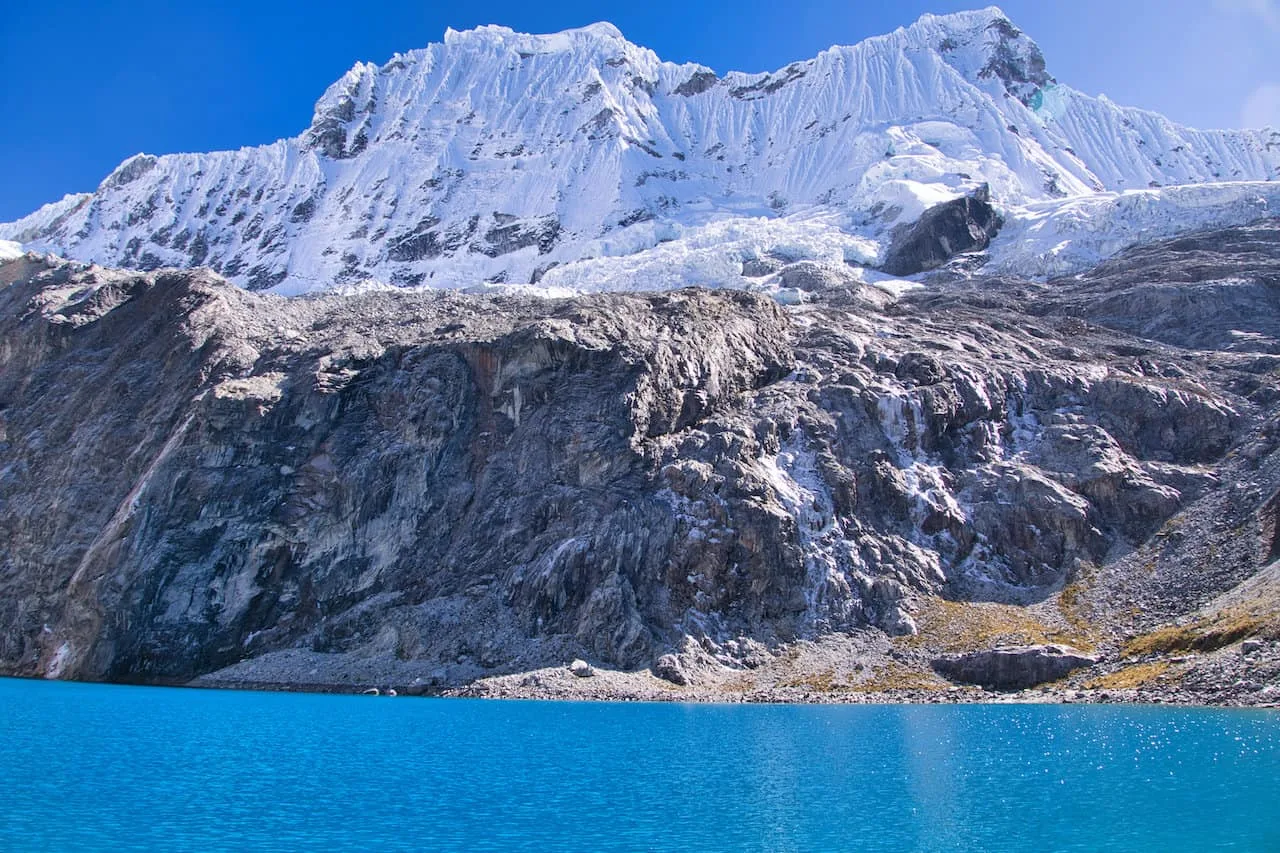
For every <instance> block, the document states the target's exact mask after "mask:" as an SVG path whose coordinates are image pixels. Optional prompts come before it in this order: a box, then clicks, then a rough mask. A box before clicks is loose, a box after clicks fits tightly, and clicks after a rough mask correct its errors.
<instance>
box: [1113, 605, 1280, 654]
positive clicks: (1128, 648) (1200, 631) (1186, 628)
mask: <svg viewBox="0 0 1280 853" xmlns="http://www.w3.org/2000/svg"><path fill="white" fill-rule="evenodd" d="M1259 634H1262V635H1267V636H1274V635H1280V625H1277V624H1276V623H1275V621H1274V620H1268V619H1267V618H1265V617H1263V616H1259V615H1258V614H1256V613H1250V612H1246V611H1228V612H1224V613H1220V614H1218V615H1217V616H1215V617H1213V618H1210V619H1201V620H1198V621H1196V622H1193V623H1191V624H1189V625H1169V626H1166V627H1164V628H1157V629H1156V630H1154V631H1152V632H1150V633H1148V634H1143V635H1142V636H1140V637H1134V638H1133V639H1132V640H1130V641H1129V642H1128V643H1127V644H1126V645H1125V647H1124V656H1125V657H1141V656H1143V655H1155V654H1167V653H1170V652H1187V651H1196V652H1211V651H1214V650H1216V649H1221V648H1223V647H1225V646H1229V645H1231V644H1232V643H1237V642H1239V641H1240V640H1243V639H1244V638H1245V637H1252V636H1256V635H1259Z"/></svg>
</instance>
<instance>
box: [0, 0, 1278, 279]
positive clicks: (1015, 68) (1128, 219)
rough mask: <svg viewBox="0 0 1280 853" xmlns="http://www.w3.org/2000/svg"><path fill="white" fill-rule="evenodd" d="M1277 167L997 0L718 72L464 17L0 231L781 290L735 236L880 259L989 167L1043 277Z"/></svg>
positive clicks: (373, 270) (606, 34) (331, 261)
mask: <svg viewBox="0 0 1280 853" xmlns="http://www.w3.org/2000/svg"><path fill="white" fill-rule="evenodd" d="M1277 178H1280V131H1277V130H1274V129H1264V130H1196V129H1192V128H1187V127H1183V126H1181V125H1178V124H1176V123H1174V122H1171V121H1169V120H1168V119H1166V118H1164V117H1162V116H1160V115H1158V114H1155V113H1152V112H1147V111H1144V110H1140V109H1134V108H1130V107H1124V106H1120V105H1118V104H1115V103H1113V102H1111V101H1110V100H1108V99H1106V98H1105V97H1097V98H1094V97H1090V96H1088V95H1085V94H1083V93H1081V92H1078V91H1076V90H1074V89H1072V88H1071V87H1070V86H1068V85H1066V84H1064V83H1060V82H1058V81H1057V80H1056V79H1055V78H1054V77H1053V76H1052V75H1051V74H1050V73H1049V71H1048V69H1047V67H1046V62H1045V58H1044V56H1043V54H1042V53H1041V51H1040V49H1039V47H1038V46H1037V45H1036V44H1035V42H1034V41H1033V40H1032V39H1031V38H1030V37H1029V36H1027V35H1026V34H1025V33H1023V32H1021V31H1020V30H1019V29H1018V28H1017V27H1016V26H1015V25H1014V24H1013V23H1012V22H1010V20H1009V19H1008V18H1007V17H1006V16H1005V15H1004V14H1003V13H1002V12H1001V11H1000V10H999V9H998V8H995V7H991V8H987V9H983V10H979V11H974V12H964V13H957V14H951V15H925V16H924V17H922V18H920V19H919V20H918V21H917V22H915V23H914V24H912V25H911V26H908V27H904V28H901V29H899V30H897V31H895V32H893V33H890V34H887V35H884V36H879V37H875V38H870V39H867V40H866V41H864V42H861V43H859V44H857V45H853V46H846V47H832V48H830V49H829V50H826V51H823V52H822V53H820V54H819V55H818V56H817V57H815V58H813V59H810V60H807V61H803V62H795V63H791V64H789V65H787V66H785V67H784V68H781V69H779V70H776V71H773V72H769V73H760V74H746V73H740V72H731V73H728V74H726V75H724V76H718V75H717V74H716V73H715V72H714V71H712V70H711V69H709V68H706V67H704V66H700V65H696V64H674V63H670V62H664V61H662V60H661V59H659V57H658V56H657V55H656V54H655V53H654V52H653V51H651V50H648V49H645V48H643V47H639V46H637V45H635V44H632V43H630V42H628V41H627V40H626V39H625V38H624V37H623V36H622V34H621V33H620V32H619V31H618V30H617V28H615V27H613V26H612V25H610V24H605V23H601V24H594V25H592V26H588V27H584V28H581V29H575V30H568V31H565V32H561V33H556V34H552V35H528V34H522V33H517V32H514V31H512V30H510V29H507V28H504V27H498V26H485V27H480V28H477V29H473V30H469V31H466V32H457V31H453V30H449V31H447V32H446V33H445V36H444V40H443V42H442V43H439V44H433V45H430V46H428V47H426V48H424V49H421V50H415V51H411V52H409V53H405V54H397V55H396V56H394V57H392V58H391V59H390V60H389V61H388V62H386V63H384V64H383V65H381V66H378V65H374V64H371V63H358V64H356V65H355V66H354V67H353V68H352V69H351V70H350V71H348V72H347V73H346V74H345V75H344V76H343V77H342V78H341V79H340V80H338V81H337V82H335V83H334V84H333V85H332V86H330V87H329V89H328V90H327V91H326V92H325V93H324V94H323V95H322V97H321V98H320V99H319V101H317V103H316V107H315V113H314V117H313V119H312V121H311V124H310V126H309V127H308V128H306V129H305V130H304V131H303V132H302V133H301V134H299V135H298V136H296V137H293V138H290V139H284V140H280V141H277V142H275V143H272V144H270V145H265V146H259V147H250V148H242V149H240V150H238V151H222V152H213V153H197V154H170V155H164V156H159V157H157V156H152V155H148V154H138V155H136V156H134V157H132V158H130V159H128V160H126V161H125V162H124V163H122V164H121V165H120V166H119V167H118V168H117V169H116V170H115V171H113V172H112V173H111V174H110V175H109V176H108V177H107V178H106V179H105V180H104V181H103V182H102V183H101V184H100V185H99V187H98V188H97V189H96V190H95V191H94V192H93V193H85V194H79V195H69V196H67V197H65V198H63V199H61V200H60V201H57V202H54V203H52V204H49V205H46V206H45V207H43V208H41V209H40V210H38V211H36V212H34V213H32V214H31V215H29V216H27V217H24V218H22V219H19V220H17V221H16V222H11V223H5V224H2V225H0V240H6V241H14V242H17V243H20V244H22V245H23V247H24V248H26V249H29V250H35V251H41V252H51V253H55V254H59V255H62V256H65V257H69V258H74V259H77V260H82V261H92V262H97V263H100V264H104V265H110V266H121V267H126V268H133V269H142V270H150V269H156V268H159V267H168V266H175V267H195V266H208V267H210V268H212V269H213V270H215V271H216V272H218V273H220V274H222V275H223V276H225V277H226V278H228V279H230V280H231V281H233V282H235V283H236V284H239V285H241V286H243V287H247V288H250V289H254V290H264V289H270V290H273V291H275V292H277V293H282V294H289V295H292V294H301V293H306V292H311V291H316V290H326V289H333V288H338V289H343V290H353V291H359V290H364V289H368V288H370V287H381V286H396V287H431V288H475V287H486V286H488V287H493V286H498V287H517V286H518V287H521V288H522V289H523V288H527V289H530V290H534V291H536V292H543V293H546V294H549V295H555V294H559V293H565V292H586V291H600V290H649V289H666V288H673V287H680V286H685V285H690V284H695V285H705V286H709V287H741V288H757V289H766V290H769V289H772V290H774V291H775V292H776V291H780V290H786V287H785V283H783V282H779V281H778V280H777V278H776V276H771V275H770V274H769V270H768V268H767V265H766V266H764V267H762V266H761V264H760V263H758V262H760V261H762V260H768V259H770V258H777V259H781V260H783V261H784V262H788V263H790V262H796V261H802V260H808V261H814V262H816V263H819V264H824V265H834V266H842V267H847V268H848V269H849V270H850V271H851V272H850V274H851V275H855V276H856V277H858V278H859V280H862V281H866V282H868V283H876V282H877V281H885V280H886V277H884V276H883V275H881V274H879V273H877V272H875V267H876V266H877V265H878V264H879V262H880V261H881V260H882V259H883V257H884V253H885V251H886V249H887V247H888V245H889V244H890V241H891V240H892V237H893V235H894V233H895V229H898V228H900V227H901V226H903V225H905V224H909V223H911V222H913V221H915V220H916V219H917V218H918V217H919V216H920V214H921V213H922V212H923V211H924V210H926V209H927V208H929V207H930V206H932V205H935V204H938V203H941V202H944V201H947V200H949V199H953V198H956V197H958V196H961V195H965V194H969V193H973V192H975V191H977V190H978V189H979V188H980V187H983V186H984V185H985V186H987V187H989V188H990V195H991V198H992V201H993V203H994V204H995V205H996V206H997V208H998V209H999V211H1000V213H1001V215H1002V217H1003V219H1004V222H1005V227H1004V229H1003V230H1002V232H1001V233H1000V235H999V236H997V238H996V239H995V241H994V242H993V243H992V245H991V246H990V248H989V251H988V255H989V257H988V263H989V264H991V265H992V266H991V268H992V269H994V270H997V271H1004V270H1010V271H1011V270H1017V271H1019V272H1022V273H1023V274H1027V275H1034V276H1042V277H1051V276H1055V275H1062V274H1067V273H1071V272H1074V271H1078V270H1081V269H1084V268H1087V267H1088V266H1090V265H1092V264H1093V263H1096V262H1097V261H1098V260H1099V259H1101V258H1105V257H1108V256H1110V255H1112V254H1115V253H1116V252H1118V251H1120V250H1122V249H1124V248H1126V247H1127V246H1130V245H1133V244H1135V243H1137V242H1140V241H1142V240H1148V239H1155V238H1159V237H1164V236H1170V235H1172V234H1175V233H1179V232H1180V231H1185V230H1189V229H1193V228H1204V227H1224V226H1230V225H1237V224H1242V223H1245V222H1248V221H1252V220H1253V219H1256V218H1260V217H1262V216H1265V215H1275V214H1276V211H1277V210H1280V181H1277V180H1276V179H1277ZM762 272H763V273H764V274H763V275H762V274H761V273H762ZM902 286H903V285H902V283H901V282H898V283H897V284H894V283H893V281H892V280H889V281H888V283H887V284H886V285H885V288H884V289H887V290H890V291H893V289H894V288H901V287H902Z"/></svg>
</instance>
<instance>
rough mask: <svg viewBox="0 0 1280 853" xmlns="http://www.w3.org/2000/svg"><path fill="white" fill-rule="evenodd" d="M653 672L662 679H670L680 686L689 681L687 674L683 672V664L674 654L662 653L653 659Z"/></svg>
mask: <svg viewBox="0 0 1280 853" xmlns="http://www.w3.org/2000/svg"><path fill="white" fill-rule="evenodd" d="M653 674H654V675H656V676H658V678H661V679H662V680H663V681H670V682H671V683H672V684H676V685H679V686H680V687H684V686H686V685H688V683H689V674H688V673H687V672H685V669H684V664H682V663H681V662H680V658H679V657H678V656H676V655H672V654H667V655H663V656H662V657H660V658H658V659H657V660H656V661H654V662H653Z"/></svg>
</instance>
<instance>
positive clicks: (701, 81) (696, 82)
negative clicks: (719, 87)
mask: <svg viewBox="0 0 1280 853" xmlns="http://www.w3.org/2000/svg"><path fill="white" fill-rule="evenodd" d="M719 82H720V78H719V77H717V76H716V73H715V72H714V71H695V72H694V73H693V76H692V77H690V78H689V79H688V80H685V81H684V82H683V83H681V84H680V85H679V86H676V88H675V93H676V94H677V95H684V96H685V97H691V96H693V95H701V94H702V93H703V92H705V91H707V90H708V89H710V88H711V87H712V86H714V85H716V84H717V83H719Z"/></svg>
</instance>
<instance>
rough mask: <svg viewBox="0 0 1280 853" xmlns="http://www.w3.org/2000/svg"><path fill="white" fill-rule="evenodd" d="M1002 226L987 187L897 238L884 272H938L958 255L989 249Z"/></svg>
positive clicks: (931, 213)
mask: <svg viewBox="0 0 1280 853" xmlns="http://www.w3.org/2000/svg"><path fill="white" fill-rule="evenodd" d="M1000 225H1001V221H1000V215H999V214H998V213H996V211H995V208H993V207H992V206H991V197H990V191H989V189H988V188H987V186H986V184H983V185H982V187H980V188H979V189H978V190H977V191H975V192H974V193H973V194H972V195H967V196H963V197H961V198H957V199H953V200H951V201H948V202H943V203H942V204H939V205H935V206H933V207H931V208H929V209H928V210H926V211H925V212H924V214H923V215H922V216H921V217H920V218H919V219H918V220H916V222H915V223H914V224H913V225H910V226H908V227H906V228H905V229H904V230H903V231H902V233H899V234H897V235H895V237H894V240H893V244H892V245H891V246H890V247H889V251H888V252H887V253H886V255H885V259H884V263H883V264H882V265H881V268H882V269H883V270H884V271H885V272H887V273H889V275H914V274H915V273H918V272H926V271H928V270H931V269H936V268H938V267H940V266H942V265H943V264H944V263H946V262H947V261H949V260H950V259H951V258H953V257H955V256H956V255H958V254H961V253H963V252H974V251H980V250H982V249H985V248H986V247H987V246H988V244H990V242H991V238H992V237H994V236H995V235H996V233H997V232H998V231H999V230H1000Z"/></svg>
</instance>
